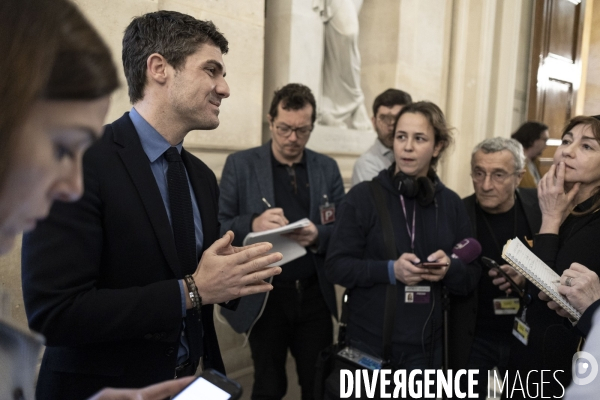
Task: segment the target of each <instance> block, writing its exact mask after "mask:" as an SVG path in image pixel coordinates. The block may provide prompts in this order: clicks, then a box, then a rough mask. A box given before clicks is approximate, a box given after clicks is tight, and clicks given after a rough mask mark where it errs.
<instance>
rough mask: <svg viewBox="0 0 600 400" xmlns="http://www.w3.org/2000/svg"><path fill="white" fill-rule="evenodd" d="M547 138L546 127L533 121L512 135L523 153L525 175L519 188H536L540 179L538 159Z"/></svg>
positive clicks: (526, 123)
mask: <svg viewBox="0 0 600 400" xmlns="http://www.w3.org/2000/svg"><path fill="white" fill-rule="evenodd" d="M548 137H549V133H548V126H547V125H545V124H542V123H541V122H535V121H528V122H525V123H524V124H523V125H521V126H520V127H519V129H517V131H516V132H515V133H513V134H512V138H513V139H515V140H517V141H518V142H519V143H521V144H522V145H523V150H524V152H525V160H526V162H525V174H524V175H523V179H521V183H520V184H519V187H522V188H535V187H537V184H538V182H539V181H540V178H541V175H540V170H539V167H540V160H539V157H540V156H541V155H542V152H543V151H544V149H545V148H546V141H547V140H548Z"/></svg>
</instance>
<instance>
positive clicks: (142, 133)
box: [129, 107, 204, 364]
mask: <svg viewBox="0 0 600 400" xmlns="http://www.w3.org/2000/svg"><path fill="white" fill-rule="evenodd" d="M129 118H130V119H131V122H133V126H134V127H135V130H136V131H137V133H138V136H139V137H140V141H141V142H142V148H143V149H144V152H145V153H146V156H148V160H149V161H150V169H151V170H152V174H153V175H154V179H156V184H157V185H158V190H159V191H160V195H161V197H162V200H163V203H164V204H165V211H166V212H167V217H168V218H169V223H172V221H171V208H170V206H169V190H168V185H167V170H168V168H169V163H168V162H167V160H166V159H165V157H164V155H163V154H164V152H165V151H167V150H168V149H169V148H170V147H171V144H170V143H169V142H167V140H166V139H165V138H164V137H163V136H162V135H161V134H160V133H158V131H157V130H156V129H154V128H153V127H152V125H150V124H149V123H148V121H146V120H145V119H144V118H143V117H142V116H141V115H140V114H139V113H138V112H137V110H136V109H135V108H134V107H132V108H131V111H130V112H129ZM175 147H176V148H177V151H179V154H181V149H182V148H183V142H181V143H179V144H177V145H176V146H175ZM186 175H187V171H186ZM187 178H188V186H189V188H190V196H191V198H192V210H193V213H194V231H195V233H196V259H200V254H201V253H202V244H203V242H204V233H203V232H202V219H201V217H200V209H199V208H198V203H197V202H196V196H195V194H194V191H193V189H192V185H191V184H190V178H189V176H188V177H187ZM179 289H180V290H181V314H182V318H183V317H185V315H186V308H185V298H186V291H185V288H184V286H183V281H179ZM181 332H182V333H181V334H182V336H181V341H180V345H179V351H178V353H177V363H178V364H181V363H183V362H185V360H187V358H188V354H189V347H188V343H187V338H186V337H185V336H184V332H185V331H184V330H182V331H181Z"/></svg>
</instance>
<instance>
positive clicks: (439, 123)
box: [394, 101, 454, 171]
mask: <svg viewBox="0 0 600 400" xmlns="http://www.w3.org/2000/svg"><path fill="white" fill-rule="evenodd" d="M406 113H413V114H421V115H422V116H424V117H425V119H426V120H427V122H429V125H431V127H432V128H433V133H434V138H435V145H436V146H437V144H438V143H441V144H442V148H441V149H440V153H439V154H438V155H437V157H433V158H432V159H431V162H430V163H429V168H430V170H433V171H435V168H436V165H437V162H438V160H439V159H440V158H441V157H442V154H444V151H445V150H446V149H447V148H448V146H450V145H451V144H452V142H453V141H454V139H453V138H452V128H451V127H450V125H448V123H447V122H446V117H444V113H443V112H442V110H441V109H440V108H439V107H438V106H437V105H435V104H433V103H432V102H430V101H418V102H416V103H410V104H407V105H406V106H405V107H403V108H402V111H400V113H398V117H397V118H396V122H395V123H394V132H396V127H397V126H398V120H400V117H401V116H403V115H404V114H406ZM394 134H395V133H394Z"/></svg>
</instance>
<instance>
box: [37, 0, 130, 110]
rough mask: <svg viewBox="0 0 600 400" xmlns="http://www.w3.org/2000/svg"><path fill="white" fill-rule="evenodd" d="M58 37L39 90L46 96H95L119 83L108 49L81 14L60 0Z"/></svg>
mask: <svg viewBox="0 0 600 400" xmlns="http://www.w3.org/2000/svg"><path fill="white" fill-rule="evenodd" d="M59 20H60V21H61V24H60V27H59V41H58V48H57V52H56V58H55V59H54V65H52V69H51V71H50V76H49V79H48V84H47V86H46V89H45V91H44V93H43V96H44V98H46V99H49V100H95V99H98V98H100V97H104V96H107V95H109V94H111V93H112V92H113V91H114V90H115V89H116V88H117V87H118V86H119V78H118V77H117V69H116V67H115V64H114V63H113V60H112V55H111V53H110V49H109V48H108V46H107V45H106V43H104V41H103V40H102V38H101V37H100V35H99V34H98V32H96V30H95V29H94V28H92V25H91V24H90V23H89V22H88V21H87V20H86V19H85V17H84V16H83V14H82V13H81V12H80V11H79V10H78V9H77V7H76V6H75V5H74V4H72V3H71V2H70V1H64V7H63V8H62V13H61V15H60V17H59Z"/></svg>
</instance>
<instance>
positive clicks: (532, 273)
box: [502, 238, 581, 320]
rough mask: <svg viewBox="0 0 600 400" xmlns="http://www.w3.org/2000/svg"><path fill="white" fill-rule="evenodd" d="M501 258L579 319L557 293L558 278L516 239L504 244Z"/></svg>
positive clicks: (572, 308) (575, 312) (570, 306)
mask: <svg viewBox="0 0 600 400" xmlns="http://www.w3.org/2000/svg"><path fill="white" fill-rule="evenodd" d="M502 258H503V259H505V260H506V261H507V262H508V263H509V264H510V265H511V266H512V267H513V268H514V269H516V270H517V271H519V272H520V273H521V274H523V275H524V276H525V277H526V278H527V279H528V280H529V281H530V282H531V283H533V284H534V285H535V286H537V287H538V288H539V289H540V290H541V291H543V292H544V293H546V294H547V295H548V296H549V297H550V298H551V299H552V300H554V301H555V302H557V303H558V304H559V305H560V306H561V307H562V308H563V309H565V310H566V311H567V312H568V313H569V314H570V315H571V317H572V318H574V319H577V320H578V319H579V318H581V313H580V312H579V311H577V310H576V309H575V307H573V306H572V305H571V304H570V303H569V301H568V300H567V298H566V297H565V296H563V295H562V294H560V293H558V290H557V288H558V285H559V283H556V281H559V280H560V276H559V275H558V274H557V273H556V272H554V270H552V268H550V267H549V266H548V265H546V263H544V262H543V261H542V260H540V259H539V258H538V257H537V256H536V255H535V254H533V253H532V252H531V250H529V249H528V248H527V246H525V245H524V244H523V242H521V241H520V240H519V239H518V238H514V239H512V240H509V241H508V242H506V244H505V245H504V249H502Z"/></svg>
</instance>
